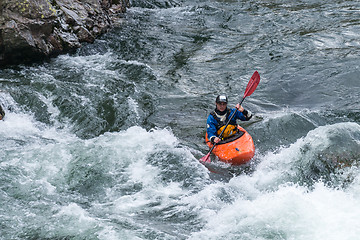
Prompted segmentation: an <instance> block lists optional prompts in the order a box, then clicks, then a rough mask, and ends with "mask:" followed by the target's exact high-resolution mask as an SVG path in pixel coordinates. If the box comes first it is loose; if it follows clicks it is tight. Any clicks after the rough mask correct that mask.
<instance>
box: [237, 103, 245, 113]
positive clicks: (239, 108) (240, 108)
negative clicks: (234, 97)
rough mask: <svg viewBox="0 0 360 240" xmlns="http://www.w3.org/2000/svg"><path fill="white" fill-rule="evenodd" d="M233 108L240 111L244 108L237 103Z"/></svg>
mask: <svg viewBox="0 0 360 240" xmlns="http://www.w3.org/2000/svg"><path fill="white" fill-rule="evenodd" d="M235 108H236V109H237V110H239V111H240V112H243V111H244V108H243V107H242V106H241V105H240V104H239V103H238V104H236V106H235Z"/></svg>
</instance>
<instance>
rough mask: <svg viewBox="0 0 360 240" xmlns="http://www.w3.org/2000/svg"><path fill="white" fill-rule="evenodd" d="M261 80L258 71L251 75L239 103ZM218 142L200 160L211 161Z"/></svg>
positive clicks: (232, 115)
mask: <svg viewBox="0 0 360 240" xmlns="http://www.w3.org/2000/svg"><path fill="white" fill-rule="evenodd" d="M259 82H260V75H259V73H258V72H257V71H255V72H254V74H253V75H252V76H251V78H250V80H249V83H248V85H247V86H246V89H245V93H244V96H243V98H242V100H241V102H240V103H239V105H241V104H242V103H243V101H244V100H245V98H246V97H248V96H250V95H251V94H252V93H253V92H254V91H255V89H256V87H257V85H258V84H259ZM235 113H236V111H234V112H233V113H232V114H231V116H230V118H229V120H228V121H227V123H226V125H225V127H224V129H223V130H222V132H221V133H220V135H219V136H218V137H219V138H221V137H222V135H223V133H224V131H225V129H226V128H227V126H228V125H229V123H230V121H231V119H232V118H233V117H234V115H235ZM216 144H217V143H214V145H213V146H212V147H211V149H210V151H209V152H208V154H206V155H205V156H204V157H202V158H200V160H199V161H200V162H210V161H211V160H210V154H211V152H212V151H213V149H214V148H215V146H216Z"/></svg>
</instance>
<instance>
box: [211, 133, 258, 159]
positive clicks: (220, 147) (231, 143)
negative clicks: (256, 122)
mask: <svg viewBox="0 0 360 240" xmlns="http://www.w3.org/2000/svg"><path fill="white" fill-rule="evenodd" d="M238 129H239V133H237V134H235V135H234V136H231V137H230V138H228V139H224V140H223V141H221V142H219V143H218V144H216V146H215V148H214V150H213V151H212V153H214V154H215V156H217V157H218V158H219V159H220V161H223V162H226V163H230V164H232V165H240V164H244V163H247V162H248V161H250V160H251V159H252V158H253V157H254V154H255V146H254V141H253V139H252V137H251V136H250V134H249V133H248V132H247V131H245V129H243V128H242V127H240V126H238ZM205 141H206V144H207V145H208V146H209V148H211V147H212V146H213V144H212V143H211V142H210V141H209V139H208V136H207V133H206V135H205Z"/></svg>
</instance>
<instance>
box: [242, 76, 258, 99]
mask: <svg viewBox="0 0 360 240" xmlns="http://www.w3.org/2000/svg"><path fill="white" fill-rule="evenodd" d="M259 82H260V75H259V73H258V72H257V71H255V72H254V74H253V75H252V77H251V78H250V81H249V83H248V85H247V86H246V89H245V93H244V98H246V97H248V96H250V95H251V94H252V93H253V92H254V91H255V89H256V87H257V85H258V84H259Z"/></svg>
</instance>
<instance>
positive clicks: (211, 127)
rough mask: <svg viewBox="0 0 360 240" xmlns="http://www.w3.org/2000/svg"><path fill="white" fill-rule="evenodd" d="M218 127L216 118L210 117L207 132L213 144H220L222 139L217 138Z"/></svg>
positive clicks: (207, 122)
mask: <svg viewBox="0 0 360 240" xmlns="http://www.w3.org/2000/svg"><path fill="white" fill-rule="evenodd" d="M216 125H217V121H216V120H215V118H214V117H213V116H212V115H209V117H208V119H207V121H206V131H207V134H208V139H209V140H210V141H211V142H212V143H214V142H216V143H218V142H220V141H221V139H220V138H218V137H217V136H216Z"/></svg>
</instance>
